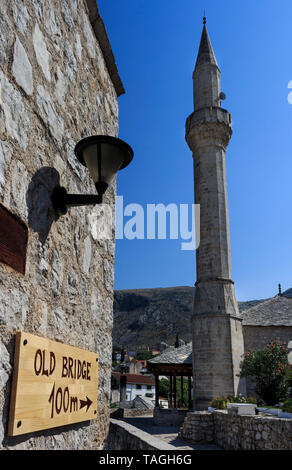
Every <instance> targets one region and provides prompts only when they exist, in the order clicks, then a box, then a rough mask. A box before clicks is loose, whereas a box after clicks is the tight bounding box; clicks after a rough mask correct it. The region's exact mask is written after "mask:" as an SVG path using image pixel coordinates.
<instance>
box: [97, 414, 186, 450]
mask: <svg viewBox="0 0 292 470" xmlns="http://www.w3.org/2000/svg"><path fill="white" fill-rule="evenodd" d="M133 449H135V450H172V451H175V450H177V448H176V447H175V446H172V445H171V444H167V443H166V442H163V441H161V440H160V439H157V438H156V437H153V436H151V434H148V433H146V432H144V431H141V430H140V429H138V428H136V427H134V426H132V425H131V424H128V423H125V422H123V421H119V420H117V419H111V420H110V430H109V434H108V440H107V443H106V445H105V450H133Z"/></svg>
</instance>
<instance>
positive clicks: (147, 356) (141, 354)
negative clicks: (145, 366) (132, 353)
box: [136, 351, 155, 361]
mask: <svg viewBox="0 0 292 470" xmlns="http://www.w3.org/2000/svg"><path fill="white" fill-rule="evenodd" d="M153 357H155V356H153V355H152V353H151V352H148V351H141V352H138V353H137V354H136V359H137V360H140V361H141V360H145V361H149V359H152V358H153Z"/></svg>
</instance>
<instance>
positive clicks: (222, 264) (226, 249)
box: [186, 24, 244, 409]
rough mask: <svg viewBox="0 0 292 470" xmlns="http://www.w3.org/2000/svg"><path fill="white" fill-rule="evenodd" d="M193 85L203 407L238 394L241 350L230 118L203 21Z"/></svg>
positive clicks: (189, 135) (199, 403) (196, 314)
mask: <svg viewBox="0 0 292 470" xmlns="http://www.w3.org/2000/svg"><path fill="white" fill-rule="evenodd" d="M193 85H194V112H193V113H192V114H191V115H190V116H189V117H188V118H187V121H186V140H187V143H188V145H189V147H190V149H191V151H192V153H193V162H194V183H195V203H196V204H200V245H199V248H198V249H197V250H196V274H197V281H196V289H195V300H194V310H193V319H192V322H193V358H194V382H195V385H194V395H195V403H196V405H195V406H196V408H197V409H202V408H206V406H208V404H209V403H210V401H211V399H212V398H214V397H215V396H217V395H235V394H237V392H238V387H239V378H238V377H237V374H238V372H239V363H240V359H241V355H242V354H243V336H242V327H241V318H240V316H239V312H238V305H237V301H236V297H235V291H234V283H233V281H232V274H231V255H230V234H229V214H228V200H227V184H226V168H225V152H226V148H227V145H228V143H229V140H230V138H231V135H232V118H231V114H230V113H229V112H228V111H226V110H225V109H223V108H221V100H220V98H221V95H220V92H221V90H220V70H219V67H218V64H217V61H216V58H215V54H214V51H213V48H212V44H211V41H210V38H209V35H208V32H207V28H206V25H205V24H204V27H203V32H202V37H201V42H200V47H199V52H198V57H197V61H196V65H195V70H194V73H193ZM241 391H242V392H244V389H242V390H241Z"/></svg>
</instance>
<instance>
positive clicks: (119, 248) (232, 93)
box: [98, 0, 292, 300]
mask: <svg viewBox="0 0 292 470" xmlns="http://www.w3.org/2000/svg"><path fill="white" fill-rule="evenodd" d="M98 5H99V9H100V12H101V15H102V17H103V20H104V22H105V25H106V28H107V32H108V35H109V39H110V42H111V46H112V49H113V52H114V55H115V58H116V62H117V66H118V70H119V73H120V76H121V78H122V81H123V84H124V86H125V89H126V94H125V95H122V96H121V97H120V98H119V109H120V132H119V137H120V138H121V139H124V140H125V141H126V142H128V143H129V144H130V145H131V146H132V148H133V149H134V152H135V155H134V160H133V162H132V163H131V165H130V166H129V167H128V168H127V169H125V170H123V171H122V172H120V173H119V174H118V195H123V198H124V204H125V205H127V204H129V203H138V204H141V205H142V206H143V207H144V206H145V205H146V204H149V203H155V204H157V203H164V204H169V203H177V204H192V203H193V198H194V196H193V194H194V190H193V170H192V155H191V152H190V150H189V149H188V147H187V144H186V142H185V138H184V134H185V120H186V118H187V116H188V115H189V114H191V112H192V111H193V96H192V92H193V91H192V71H193V69H194V65H195V60H196V55H197V51H198V47H199V42H200V37H201V32H202V16H203V11H204V8H205V9H206V16H207V28H208V32H209V35H210V38H211V41H212V45H213V48H214V51H215V55H216V58H217V62H218V64H219V67H220V69H221V88H222V91H224V92H225V93H226V95H227V99H226V101H225V102H224V104H223V107H225V108H226V109H228V111H229V112H231V113H232V117H233V136H232V139H231V141H230V144H229V146H228V148H227V153H226V166H227V184H228V200H229V212H230V232H231V258H232V277H233V280H234V281H235V288H236V294H237V298H238V300H248V299H253V298H265V297H270V296H272V295H275V294H276V293H277V289H278V287H277V286H278V283H279V282H280V283H281V284H282V290H283V291H284V290H285V289H287V288H290V287H292V279H291V267H292V250H291V240H292V217H291V200H292V184H291V180H292V178H291V173H292V155H291V144H292V104H289V103H288V99H287V97H288V93H289V91H292V90H289V89H288V83H289V82H290V81H291V80H292V2H291V0H281V2H278V3H276V2H274V1H273V0H257V2H254V1H251V0H246V1H245V2H234V1H230V0H223V1H221V2H218V1H215V0H213V1H212V0H204V1H201V0H196V1H195V0H99V1H98ZM126 220H127V219H126ZM195 281H196V275H195V252H194V251H182V250H181V240H169V239H167V240H126V239H123V240H117V243H116V266H115V288H116V289H134V288H149V287H171V286H179V285H193V284H194V282H195Z"/></svg>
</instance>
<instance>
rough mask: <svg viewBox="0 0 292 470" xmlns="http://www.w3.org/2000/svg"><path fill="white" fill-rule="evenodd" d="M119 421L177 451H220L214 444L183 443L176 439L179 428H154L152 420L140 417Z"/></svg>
mask: <svg viewBox="0 0 292 470" xmlns="http://www.w3.org/2000/svg"><path fill="white" fill-rule="evenodd" d="M120 419H121V421H125V422H126V423H129V424H131V425H132V426H135V427H136V428H138V429H141V431H144V432H147V433H148V434H151V435H152V436H155V437H156V438H157V439H160V440H161V441H164V442H167V443H168V444H171V445H173V446H175V447H176V448H177V449H178V450H221V449H220V448H219V447H217V446H216V445H215V444H190V443H189V442H186V441H183V440H181V439H179V438H178V437H177V435H178V432H179V429H180V428H179V426H155V425H154V424H153V418H149V417H145V416H143V417H142V416H141V417H135V418H120Z"/></svg>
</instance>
